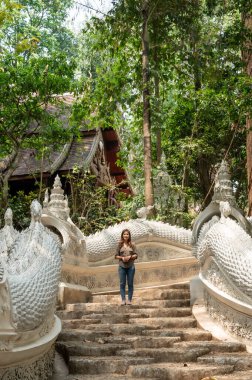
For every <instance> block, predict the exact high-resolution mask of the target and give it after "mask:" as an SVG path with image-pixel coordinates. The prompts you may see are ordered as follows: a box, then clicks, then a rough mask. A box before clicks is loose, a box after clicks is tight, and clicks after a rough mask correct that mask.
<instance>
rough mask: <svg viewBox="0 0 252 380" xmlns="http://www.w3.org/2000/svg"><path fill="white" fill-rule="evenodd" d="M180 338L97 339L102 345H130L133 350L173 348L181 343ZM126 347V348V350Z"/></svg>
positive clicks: (117, 337)
mask: <svg viewBox="0 0 252 380" xmlns="http://www.w3.org/2000/svg"><path fill="white" fill-rule="evenodd" d="M179 341H180V338H179V337H157V338H156V337H152V336H151V337H149V336H146V337H145V336H127V335H111V336H109V337H104V338H100V339H97V342H99V343H101V344H107V343H114V344H124V345H125V347H126V345H130V347H132V348H161V347H166V348H167V347H171V346H172V345H173V344H174V343H176V342H179ZM125 347H124V348H125Z"/></svg>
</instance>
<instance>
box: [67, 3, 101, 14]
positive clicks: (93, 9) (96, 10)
mask: <svg viewBox="0 0 252 380" xmlns="http://www.w3.org/2000/svg"><path fill="white" fill-rule="evenodd" d="M74 3H75V4H78V5H81V6H82V7H84V8H88V9H91V10H92V11H95V12H97V13H100V14H102V15H103V16H107V14H106V13H103V12H101V11H99V10H98V9H95V8H93V7H90V5H86V4H82V3H80V2H79V1H74Z"/></svg>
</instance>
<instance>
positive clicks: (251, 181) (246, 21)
mask: <svg viewBox="0 0 252 380" xmlns="http://www.w3.org/2000/svg"><path fill="white" fill-rule="evenodd" d="M242 21H243V25H244V26H245V28H247V29H248V31H249V32H250V33H251V32H252V15H251V14H244V15H243V16H242ZM242 58H243V60H244V62H245V65H246V73H247V74H248V76H250V77H251V76H252V41H251V40H247V39H246V41H245V43H244V48H243V52H242ZM246 130H247V139H246V153H247V181H248V216H252V117H251V114H248V115H247V117H246Z"/></svg>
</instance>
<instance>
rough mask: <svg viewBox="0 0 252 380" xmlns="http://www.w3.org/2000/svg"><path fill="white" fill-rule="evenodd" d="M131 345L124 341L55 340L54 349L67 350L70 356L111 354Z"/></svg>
mask: <svg viewBox="0 0 252 380" xmlns="http://www.w3.org/2000/svg"><path fill="white" fill-rule="evenodd" d="M127 346H128V347H131V346H130V344H126V343H124V344H123V343H121V344H119V343H117V344H116V343H107V344H99V343H97V342H85V344H83V343H82V342H78V341H77V342H69V341H68V342H57V343H56V349H57V350H58V351H59V352H65V350H67V352H68V355H72V356H112V355H116V354H117V352H118V351H120V350H124V349H125V347H127Z"/></svg>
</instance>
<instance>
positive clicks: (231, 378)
mask: <svg viewBox="0 0 252 380" xmlns="http://www.w3.org/2000/svg"><path fill="white" fill-rule="evenodd" d="M251 379H252V371H246V372H240V371H237V372H235V373H231V374H229V375H223V376H218V378H217V380H251Z"/></svg>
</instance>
